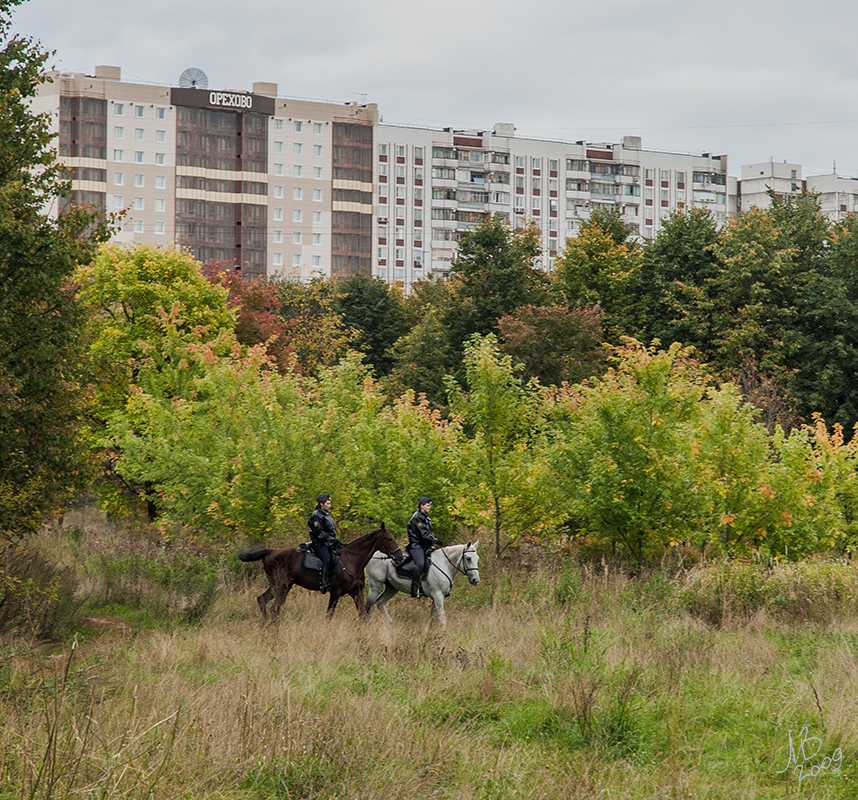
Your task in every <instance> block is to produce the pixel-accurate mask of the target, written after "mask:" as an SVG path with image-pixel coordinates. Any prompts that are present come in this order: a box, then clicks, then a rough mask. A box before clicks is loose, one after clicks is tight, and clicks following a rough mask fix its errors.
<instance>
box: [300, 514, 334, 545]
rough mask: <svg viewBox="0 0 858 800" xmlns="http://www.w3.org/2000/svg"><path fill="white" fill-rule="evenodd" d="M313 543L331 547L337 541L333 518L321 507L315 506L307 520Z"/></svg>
mask: <svg viewBox="0 0 858 800" xmlns="http://www.w3.org/2000/svg"><path fill="white" fill-rule="evenodd" d="M307 525H308V526H309V528H310V538H311V539H312V540H313V544H323V545H325V546H326V547H333V546H334V545H335V544H336V543H337V526H336V524H334V518H333V517H332V516H331V515H330V514H329V513H328V512H327V511H325V510H324V509H323V508H317V509H316V510H315V511H314V512H313V515H312V516H311V517H310V519H308V520H307Z"/></svg>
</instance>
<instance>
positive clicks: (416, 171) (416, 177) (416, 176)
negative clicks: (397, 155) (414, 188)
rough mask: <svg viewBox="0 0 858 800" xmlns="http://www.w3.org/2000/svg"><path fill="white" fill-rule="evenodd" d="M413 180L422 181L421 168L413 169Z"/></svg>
mask: <svg viewBox="0 0 858 800" xmlns="http://www.w3.org/2000/svg"><path fill="white" fill-rule="evenodd" d="M414 180H415V181H422V180H423V167H414Z"/></svg>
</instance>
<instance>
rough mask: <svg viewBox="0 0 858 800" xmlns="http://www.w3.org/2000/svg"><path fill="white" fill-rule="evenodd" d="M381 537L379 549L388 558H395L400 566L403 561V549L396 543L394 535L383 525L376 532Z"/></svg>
mask: <svg viewBox="0 0 858 800" xmlns="http://www.w3.org/2000/svg"><path fill="white" fill-rule="evenodd" d="M376 533H378V536H379V542H378V549H379V550H381V552H382V553H384V554H385V555H387V556H393V559H394V561H395V562H396V563H397V564H398V563H399V562H400V561H402V558H403V555H404V554H403V552H402V548H401V547H400V546H399V545H398V544H397V543H396V539H394V538H393V534H392V533H391V532H390V531H389V530H388V529H387V528H386V527H385V526H384V523H383V522H382V523H381V527H380V528H379V529H378V530H377V531H376Z"/></svg>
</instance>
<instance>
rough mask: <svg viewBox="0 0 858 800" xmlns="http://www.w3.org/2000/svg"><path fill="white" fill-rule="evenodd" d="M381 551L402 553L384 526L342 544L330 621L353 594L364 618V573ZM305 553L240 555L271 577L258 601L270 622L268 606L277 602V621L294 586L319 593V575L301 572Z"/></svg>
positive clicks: (333, 569)
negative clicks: (376, 552)
mask: <svg viewBox="0 0 858 800" xmlns="http://www.w3.org/2000/svg"><path fill="white" fill-rule="evenodd" d="M376 550H381V552H382V553H386V554H387V555H395V554H401V552H402V551H401V550H400V548H399V545H398V544H397V543H396V539H394V538H393V534H392V533H391V532H390V531H389V530H387V528H385V527H384V523H382V524H381V527H380V528H376V529H375V530H374V531H370V532H369V533H365V534H364V535H363V536H359V537H358V538H357V539H355V540H354V541H353V542H349V543H348V544H344V545H340V549H339V559H338V560H337V563H336V564H334V565H332V566H331V578H330V581H329V584H330V588H329V591H330V599H329V600H328V611H327V614H326V616H327V618H328V619H330V618H331V617H332V616H333V614H334V610H335V609H336V607H337V603H338V602H339V601H340V598H341V597H342V596H343V595H346V594H347V595H351V597H352V599H353V600H354V601H355V606H356V607H357V610H358V614H359V615H360V616H364V615H365V614H366V608H365V607H364V601H363V585H364V574H363V571H364V569H365V568H366V565H367V564H368V563H369V560H370V558H372V554H373V553H374V552H375V551H376ZM303 555H304V554H303V553H302V552H301V550H299V549H298V548H296V547H281V548H279V549H277V550H270V549H269V550H254V551H252V552H246V551H243V552H240V553H239V554H238V557H239V558H240V559H241V560H242V561H259V560H260V559H262V566H263V567H264V568H265V574H266V576H267V577H268V588H267V589H266V590H265V591H264V592H263V593H262V594H261V595H259V597H257V598H256V602H257V603H259V609H260V610H261V611H262V616H263V617H264V618H265V619H266V620H267V619H268V611H267V610H266V606H267V605H268V603H269V601H271V600H273V601H274V605H273V606H272V615H273V616H274V618H275V619H277V618H278V617H279V615H280V607H281V606H282V605H283V603H284V602H285V601H286V595H287V594H289V590H290V589H291V588H292V586H293V585H294V584H296V583H297V584H298V586H301V587H303V588H304V589H309V590H310V591H311V592H318V591H319V587H320V584H321V577H320V576H319V575H305V574H304V573H302V572H301V558H302V557H303Z"/></svg>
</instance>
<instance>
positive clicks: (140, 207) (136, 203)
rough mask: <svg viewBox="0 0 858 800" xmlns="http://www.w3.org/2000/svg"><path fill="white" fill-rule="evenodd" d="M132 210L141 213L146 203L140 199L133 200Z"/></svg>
mask: <svg viewBox="0 0 858 800" xmlns="http://www.w3.org/2000/svg"><path fill="white" fill-rule="evenodd" d="M134 208H135V209H136V210H137V211H143V209H145V208H146V201H145V200H144V199H143V198H142V197H135V198H134Z"/></svg>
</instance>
